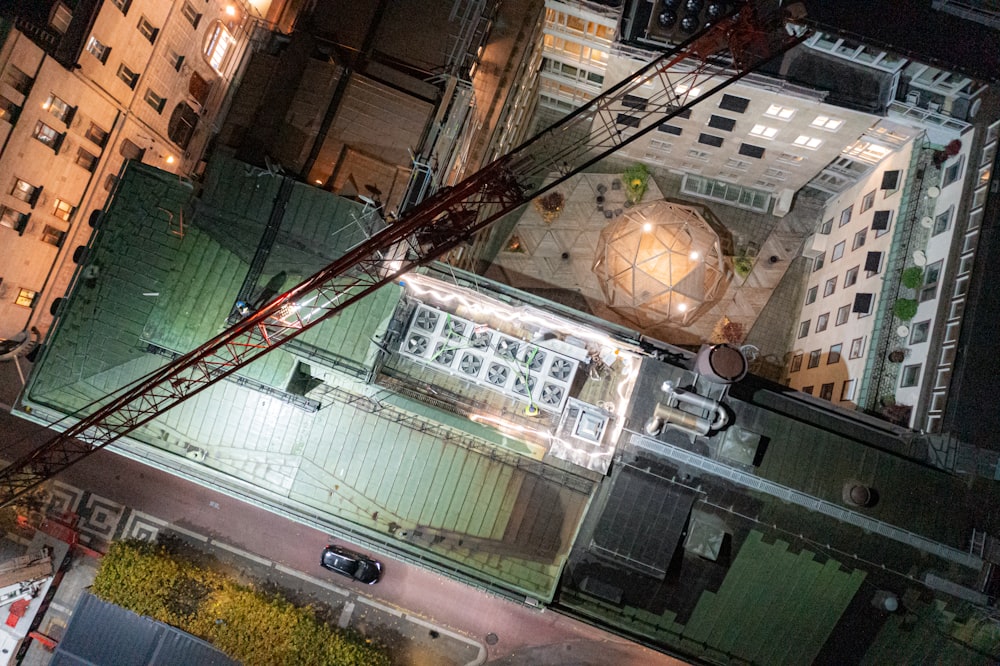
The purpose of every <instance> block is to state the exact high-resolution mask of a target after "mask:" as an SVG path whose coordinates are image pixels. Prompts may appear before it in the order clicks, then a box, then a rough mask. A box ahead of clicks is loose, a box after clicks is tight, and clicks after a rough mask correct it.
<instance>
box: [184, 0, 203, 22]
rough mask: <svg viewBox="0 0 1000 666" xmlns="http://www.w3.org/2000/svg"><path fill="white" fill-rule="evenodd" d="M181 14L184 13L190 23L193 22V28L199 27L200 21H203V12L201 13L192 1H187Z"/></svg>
mask: <svg viewBox="0 0 1000 666" xmlns="http://www.w3.org/2000/svg"><path fill="white" fill-rule="evenodd" d="M181 14H183V15H184V18H186V19H187V20H188V23H190V24H191V27H192V28H197V27H198V23H199V22H200V21H201V14H199V13H198V10H197V9H195V8H194V5H192V4H191V3H190V2H185V3H184V4H183V5H182V6H181Z"/></svg>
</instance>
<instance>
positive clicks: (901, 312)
mask: <svg viewBox="0 0 1000 666" xmlns="http://www.w3.org/2000/svg"><path fill="white" fill-rule="evenodd" d="M892 311H893V312H894V313H895V315H896V316H897V317H899V320H900V321H910V320H911V319H913V318H914V317H915V316H916V315H917V302H916V301H915V300H913V299H912V298H900V299H898V300H897V301H896V303H895V304H894V305H893V306H892Z"/></svg>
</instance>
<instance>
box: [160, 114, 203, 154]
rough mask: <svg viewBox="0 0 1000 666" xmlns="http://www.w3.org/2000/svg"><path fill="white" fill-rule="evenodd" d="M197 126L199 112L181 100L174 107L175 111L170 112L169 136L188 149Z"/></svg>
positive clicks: (182, 147)
mask: <svg viewBox="0 0 1000 666" xmlns="http://www.w3.org/2000/svg"><path fill="white" fill-rule="evenodd" d="M197 126H198V113H197V112H196V111H195V110H194V109H192V108H191V107H190V106H189V105H188V104H186V103H184V102H181V103H180V104H178V105H177V106H175V107H174V111H173V113H171V114H170V123H169V124H168V125H167V136H169V137H170V140H171V141H173V142H174V143H176V144H177V145H178V146H180V147H181V149H186V148H187V147H188V144H189V143H190V142H191V137H192V135H194V130H195V128H196V127H197Z"/></svg>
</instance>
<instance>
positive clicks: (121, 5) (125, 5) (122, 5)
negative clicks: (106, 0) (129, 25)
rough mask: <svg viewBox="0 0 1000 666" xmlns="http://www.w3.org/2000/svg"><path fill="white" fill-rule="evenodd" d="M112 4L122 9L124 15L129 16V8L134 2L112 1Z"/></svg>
mask: <svg viewBox="0 0 1000 666" xmlns="http://www.w3.org/2000/svg"><path fill="white" fill-rule="evenodd" d="M111 4H113V5H114V6H115V7H117V8H118V9H120V10H121V12H122V14H128V8H129V7H131V6H132V0H111Z"/></svg>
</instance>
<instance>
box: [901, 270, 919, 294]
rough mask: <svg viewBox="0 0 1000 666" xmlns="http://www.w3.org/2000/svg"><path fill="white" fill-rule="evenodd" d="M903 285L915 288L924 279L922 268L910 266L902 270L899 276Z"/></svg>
mask: <svg viewBox="0 0 1000 666" xmlns="http://www.w3.org/2000/svg"><path fill="white" fill-rule="evenodd" d="M901 280H902V282H903V286H904V287H909V288H910V289H916V288H917V287H919V286H920V285H921V284H923V281H924V269H922V268H920V267H919V266H910V267H909V268H907V269H906V270H904V271H903V275H902V278H901Z"/></svg>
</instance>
